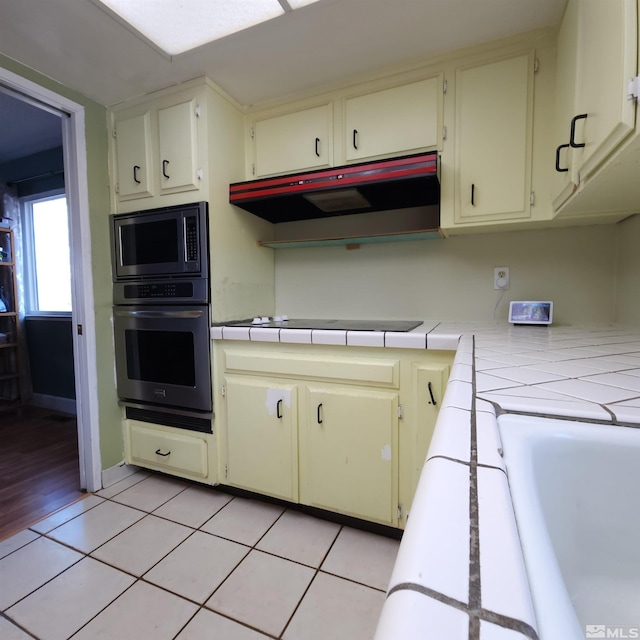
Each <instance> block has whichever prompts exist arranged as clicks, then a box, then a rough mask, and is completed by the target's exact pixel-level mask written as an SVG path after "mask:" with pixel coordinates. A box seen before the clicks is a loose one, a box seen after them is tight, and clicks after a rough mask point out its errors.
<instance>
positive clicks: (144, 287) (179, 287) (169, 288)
mask: <svg viewBox="0 0 640 640" xmlns="http://www.w3.org/2000/svg"><path fill="white" fill-rule="evenodd" d="M208 301H209V287H208V280H207V279H206V278H186V279H183V280H179V279H173V280H151V279H150V280H137V281H136V282H116V283H114V285H113V303H114V304H116V305H117V304H149V303H151V304H162V303H164V304H178V303H180V304H206V303H207V302H208Z"/></svg>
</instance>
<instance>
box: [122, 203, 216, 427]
mask: <svg viewBox="0 0 640 640" xmlns="http://www.w3.org/2000/svg"><path fill="white" fill-rule="evenodd" d="M208 238H209V230H208V214H207V204H206V203H205V202H200V203H195V204H190V205H182V206H176V207H165V208H162V209H153V210H148V211H140V212H137V213H127V214H115V215H112V216H111V247H112V267H113V301H114V307H113V321H114V339H115V356H116V382H117V388H118V396H119V398H120V400H121V402H122V403H123V404H124V405H125V407H126V412H127V416H128V417H130V418H137V419H142V420H146V421H149V422H155V423H160V424H168V425H170V426H176V427H181V428H186V429H194V430H198V431H208V432H210V431H211V414H212V409H213V406H212V392H211V358H210V352H211V349H210V344H211V343H210V326H211V321H210V311H209V256H208V246H209V244H208Z"/></svg>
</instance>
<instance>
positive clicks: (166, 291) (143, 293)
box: [124, 282, 193, 299]
mask: <svg viewBox="0 0 640 640" xmlns="http://www.w3.org/2000/svg"><path fill="white" fill-rule="evenodd" d="M192 296H193V283H191V282H150V283H144V284H125V285H124V297H125V298H127V299H131V298H161V299H164V298H191V297H192Z"/></svg>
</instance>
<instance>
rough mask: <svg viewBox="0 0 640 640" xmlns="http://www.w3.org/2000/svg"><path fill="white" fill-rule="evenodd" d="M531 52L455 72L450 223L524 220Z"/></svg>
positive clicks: (527, 193) (530, 119)
mask: <svg viewBox="0 0 640 640" xmlns="http://www.w3.org/2000/svg"><path fill="white" fill-rule="evenodd" d="M533 65H534V55H533V52H530V53H525V54H522V55H517V56H514V57H510V58H506V59H503V60H498V61H494V62H490V63H488V64H481V65H478V66H469V67H465V68H461V69H458V70H457V72H456V129H455V135H456V150H455V153H456V158H455V167H456V169H455V202H454V207H455V212H454V213H455V223H456V224H460V223H487V222H491V221H502V220H518V219H526V218H528V217H529V215H530V192H531V162H532V129H533V127H532V123H533Z"/></svg>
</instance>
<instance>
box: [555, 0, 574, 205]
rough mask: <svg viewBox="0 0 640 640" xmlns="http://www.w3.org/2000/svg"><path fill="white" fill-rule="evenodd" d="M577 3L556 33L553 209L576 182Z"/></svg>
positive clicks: (566, 12)
mask: <svg viewBox="0 0 640 640" xmlns="http://www.w3.org/2000/svg"><path fill="white" fill-rule="evenodd" d="M579 7H580V3H579V2H573V1H572V0H570V2H569V3H568V4H567V8H566V11H565V14H564V18H563V20H562V24H561V25H560V31H559V32H558V56H557V59H558V67H557V71H556V122H555V133H554V146H555V150H556V157H555V165H556V166H555V170H554V179H553V185H552V198H553V209H554V211H555V210H557V209H558V208H560V207H561V206H562V204H563V203H564V202H566V200H567V198H569V197H570V196H571V195H572V194H573V192H574V191H575V190H576V188H577V186H578V182H579V175H578V164H579V151H580V149H575V148H572V147H571V146H570V144H569V140H570V134H571V120H572V119H573V117H574V116H576V115H578V113H577V111H576V72H577V55H578V12H579Z"/></svg>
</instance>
